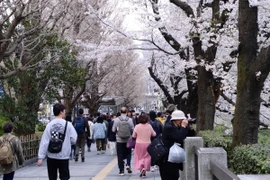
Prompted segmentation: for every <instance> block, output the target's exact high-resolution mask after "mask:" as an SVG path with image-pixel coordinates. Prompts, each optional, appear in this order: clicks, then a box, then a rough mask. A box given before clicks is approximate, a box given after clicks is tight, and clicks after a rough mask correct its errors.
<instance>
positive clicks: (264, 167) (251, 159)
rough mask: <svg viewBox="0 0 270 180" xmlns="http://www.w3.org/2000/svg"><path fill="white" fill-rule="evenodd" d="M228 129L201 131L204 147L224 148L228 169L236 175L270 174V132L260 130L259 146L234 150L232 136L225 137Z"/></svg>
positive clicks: (247, 146) (218, 127)
mask: <svg viewBox="0 0 270 180" xmlns="http://www.w3.org/2000/svg"><path fill="white" fill-rule="evenodd" d="M225 130H226V128H224V127H222V126H217V127H215V129H214V130H213V131H210V130H207V131H200V132H199V134H198V136H201V137H202V138H203V140H204V147H222V148H223V149H225V150H226V151H227V158H228V167H229V168H230V169H231V170H232V171H233V172H234V173H235V174H267V173H270V138H269V136H270V130H260V131H259V136H258V144H252V145H243V146H239V147H236V148H235V149H234V150H232V148H231V145H232V136H228V135H224V132H225Z"/></svg>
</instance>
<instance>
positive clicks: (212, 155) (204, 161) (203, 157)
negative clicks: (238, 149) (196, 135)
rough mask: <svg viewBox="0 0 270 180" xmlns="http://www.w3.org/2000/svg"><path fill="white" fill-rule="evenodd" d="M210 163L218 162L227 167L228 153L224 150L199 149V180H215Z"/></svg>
mask: <svg viewBox="0 0 270 180" xmlns="http://www.w3.org/2000/svg"><path fill="white" fill-rule="evenodd" d="M210 161H216V162H218V163H220V164H222V165H223V166H225V167H227V152H226V151H225V150H224V149H223V148H219V147H215V148H199V150H198V178H199V180H205V179H207V180H213V175H212V173H211V170H210Z"/></svg>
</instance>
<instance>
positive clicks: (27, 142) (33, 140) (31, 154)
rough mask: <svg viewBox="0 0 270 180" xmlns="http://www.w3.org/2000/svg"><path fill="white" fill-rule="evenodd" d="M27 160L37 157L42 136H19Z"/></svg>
mask: <svg viewBox="0 0 270 180" xmlns="http://www.w3.org/2000/svg"><path fill="white" fill-rule="evenodd" d="M19 139H20V140H21V142H22V148H23V154H24V158H25V160H31V159H34V158H37V156H38V148H39V142H40V138H39V137H38V136H37V135H36V134H29V135H25V136H19Z"/></svg>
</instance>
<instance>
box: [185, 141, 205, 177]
mask: <svg viewBox="0 0 270 180" xmlns="http://www.w3.org/2000/svg"><path fill="white" fill-rule="evenodd" d="M194 147H197V148H200V147H203V138H202V137H187V138H186V139H185V141H184V148H185V151H186V161H185V162H184V163H183V165H184V169H183V171H181V172H180V180H191V179H192V180H195V151H194Z"/></svg>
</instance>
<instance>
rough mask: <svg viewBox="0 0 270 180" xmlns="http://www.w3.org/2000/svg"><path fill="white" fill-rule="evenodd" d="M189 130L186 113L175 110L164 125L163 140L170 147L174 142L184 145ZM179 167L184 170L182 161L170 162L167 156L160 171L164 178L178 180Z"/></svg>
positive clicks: (164, 179)
mask: <svg viewBox="0 0 270 180" xmlns="http://www.w3.org/2000/svg"><path fill="white" fill-rule="evenodd" d="M188 132H189V126H188V121H187V120H186V116H185V114H184V113H183V112H182V111H180V110H175V111H173V112H172V114H171V118H170V121H168V122H166V123H165V125H164V130H163V133H162V141H163V143H164V145H165V146H166V147H167V148H168V149H170V147H171V146H172V145H173V144H174V143H179V144H181V146H182V147H183V143H184V139H185V138H186V136H187V134H188ZM179 169H180V170H183V164H182V163H171V162H168V158H165V162H164V163H162V164H160V166H159V173H160V176H161V179H162V180H178V179H179V176H180V175H179Z"/></svg>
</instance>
